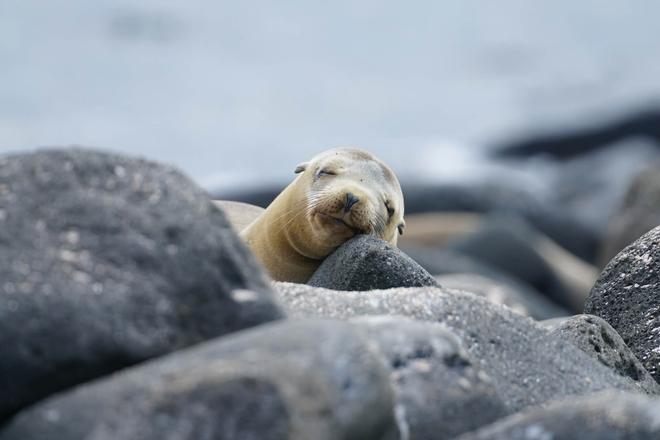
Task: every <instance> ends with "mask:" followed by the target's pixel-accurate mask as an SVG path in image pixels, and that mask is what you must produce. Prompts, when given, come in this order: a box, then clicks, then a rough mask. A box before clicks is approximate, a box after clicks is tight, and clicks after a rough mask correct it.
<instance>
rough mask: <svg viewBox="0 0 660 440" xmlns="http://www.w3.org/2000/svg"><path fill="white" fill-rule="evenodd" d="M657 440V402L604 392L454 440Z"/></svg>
mask: <svg viewBox="0 0 660 440" xmlns="http://www.w3.org/2000/svg"><path fill="white" fill-rule="evenodd" d="M658 437H660V400H658V399H651V398H649V397H646V396H641V395H636V394H627V393H614V392H604V393H596V394H594V395H589V396H583V397H580V398H577V399H574V398H571V399H566V400H564V401H559V402H554V403H552V404H551V405H549V406H548V407H546V408H534V409H531V410H530V411H527V412H524V413H522V414H516V415H513V416H510V417H507V418H506V419H503V420H501V421H499V422H496V423H494V424H492V425H490V426H487V427H485V428H482V429H480V430H479V431H477V432H473V433H469V434H466V435H463V436H461V437H459V438H458V440H531V439H538V440H546V439H547V440H550V439H552V440H574V439H584V440H592V439H593V440H619V439H626V440H647V439H652V438H658Z"/></svg>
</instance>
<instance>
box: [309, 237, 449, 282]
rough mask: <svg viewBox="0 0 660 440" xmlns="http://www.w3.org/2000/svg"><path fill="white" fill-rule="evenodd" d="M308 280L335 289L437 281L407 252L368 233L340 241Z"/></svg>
mask: <svg viewBox="0 0 660 440" xmlns="http://www.w3.org/2000/svg"><path fill="white" fill-rule="evenodd" d="M307 284H309V285H311V286H317V287H325V288H327V289H334V290H372V289H389V288H392V287H418V286H437V285H438V283H437V282H436V281H435V279H434V278H433V277H432V276H431V275H430V274H429V273H428V272H426V271H425V270H424V269H423V268H422V267H421V266H420V265H419V264H417V263H416V262H415V261H414V260H412V259H411V258H410V257H408V256H407V255H406V254H404V253H403V252H401V251H400V250H399V249H397V248H395V247H392V246H390V245H389V244H388V243H386V242H385V241H383V240H380V239H378V238H375V237H372V236H370V235H359V236H357V237H355V238H353V239H351V240H349V241H347V242H346V243H344V244H343V245H341V246H340V247H339V248H338V249H337V250H336V251H335V252H333V253H332V254H331V255H330V256H329V257H328V258H326V259H325V260H324V261H323V263H321V266H319V268H318V269H317V270H316V272H315V273H314V275H312V277H311V278H310V280H309V281H308V283H307Z"/></svg>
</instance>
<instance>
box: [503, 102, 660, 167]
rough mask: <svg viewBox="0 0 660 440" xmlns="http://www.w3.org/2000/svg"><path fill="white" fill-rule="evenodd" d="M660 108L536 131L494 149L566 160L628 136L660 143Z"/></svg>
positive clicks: (505, 153) (519, 155) (518, 155)
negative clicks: (589, 123) (547, 131)
mask: <svg viewBox="0 0 660 440" xmlns="http://www.w3.org/2000/svg"><path fill="white" fill-rule="evenodd" d="M658 127H660V108H657V107H653V106H651V107H648V108H643V109H639V110H637V111H632V112H628V113H625V114H622V115H620V116H619V117H618V118H616V119H613V120H610V121H602V120H600V121H599V122H598V123H596V124H591V126H580V127H578V128H576V129H573V130H562V131H557V132H555V133H546V134H543V133H536V134H535V135H534V136H533V137H531V138H529V139H524V140H519V141H517V142H511V143H510V144H509V145H506V146H504V145H502V146H499V147H498V148H497V149H495V150H494V152H493V153H494V154H493V155H494V156H499V157H533V156H537V155H541V154H542V155H552V156H554V157H556V158H558V159H562V160H566V159H570V158H573V157H575V156H578V155H583V154H585V153H589V152H593V151H597V150H599V149H602V148H603V146H604V145H605V146H606V145H609V144H612V143H615V142H619V141H621V140H623V139H626V138H636V137H648V138H651V139H654V140H655V141H656V143H658V144H660V128H658Z"/></svg>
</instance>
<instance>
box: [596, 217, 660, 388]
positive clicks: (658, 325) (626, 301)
mask: <svg viewBox="0 0 660 440" xmlns="http://www.w3.org/2000/svg"><path fill="white" fill-rule="evenodd" d="M584 311H585V313H589V314H591V315H596V316H600V317H601V318H603V319H604V320H605V321H607V322H608V323H609V324H610V325H611V326H612V327H613V328H614V329H615V330H616V331H617V332H618V333H619V334H620V335H621V337H622V338H623V340H624V342H625V343H626V345H628V347H630V349H631V350H632V351H633V353H634V354H635V355H636V356H637V358H638V359H639V360H640V361H641V362H642V364H643V365H644V367H646V369H647V370H648V372H649V373H651V375H652V376H653V377H654V378H655V380H656V381H658V380H660V227H657V228H655V229H653V230H651V231H649V232H648V233H646V234H645V235H644V236H642V237H641V238H639V239H638V240H637V241H635V242H634V243H633V244H631V245H630V246H628V247H626V248H625V249H624V250H622V251H621V252H620V253H619V254H618V255H617V256H616V257H614V258H613V259H612V261H610V263H609V264H608V265H607V266H606V267H605V270H604V271H603V273H602V274H601V275H600V277H599V278H598V280H597V281H596V284H595V285H594V287H593V289H592V291H591V293H590V295H589V298H588V299H587V302H586V304H585V307H584Z"/></svg>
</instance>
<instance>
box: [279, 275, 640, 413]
mask: <svg viewBox="0 0 660 440" xmlns="http://www.w3.org/2000/svg"><path fill="white" fill-rule="evenodd" d="M275 287H276V290H277V291H278V292H279V297H280V299H281V302H282V304H283V306H284V307H285V309H286V310H287V311H288V313H289V314H290V315H291V316H298V317H333V318H341V319H345V318H350V317H355V316H363V315H400V316H407V317H410V318H414V319H417V320H422V321H432V322H440V323H443V324H445V325H446V326H447V327H449V328H450V330H452V332H453V333H455V334H456V335H457V336H458V337H459V339H460V340H461V343H462V345H463V346H464V347H465V348H466V349H467V351H468V353H469V355H470V357H471V358H473V359H474V360H475V361H476V362H478V366H480V368H481V369H482V370H483V371H484V372H485V373H486V374H488V375H489V376H490V377H491V378H492V379H493V383H494V385H495V388H496V390H497V392H498V394H499V395H500V396H501V397H502V399H503V400H504V402H505V404H506V407H507V410H508V412H509V413H512V412H516V411H519V410H520V409H522V408H525V407H528V406H532V405H539V404H542V403H544V402H547V401H550V400H553V399H557V398H560V397H563V396H567V395H574V394H585V393H589V392H594V391H598V390H602V389H608V388H618V389H622V390H631V391H640V388H639V386H638V385H637V384H636V383H635V382H634V381H632V380H631V379H627V378H623V377H621V376H619V375H618V374H616V373H615V372H613V371H611V370H610V369H609V368H607V367H605V366H604V365H601V364H600V363H598V362H597V361H594V360H593V359H591V358H590V357H589V356H587V355H586V354H585V353H583V352H582V351H580V350H578V349H577V348H576V347H574V346H573V345H571V344H570V343H567V342H564V341H561V340H559V339H557V338H554V337H551V336H550V335H548V334H547V331H546V330H545V329H544V328H542V327H540V326H539V325H538V324H536V323H535V322H534V321H532V320H531V319H529V318H525V317H523V316H520V315H518V314H516V313H514V312H512V311H510V310H508V309H506V308H504V307H500V306H497V305H494V304H491V303H489V302H488V301H486V300H485V299H483V298H480V297H477V296H475V295H472V294H468V293H464V292H459V291H450V290H446V289H440V288H434V287H423V288H402V289H389V290H375V291H371V292H337V291H331V290H326V289H320V288H315V287H310V286H306V285H300V284H291V283H276V284H275Z"/></svg>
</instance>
